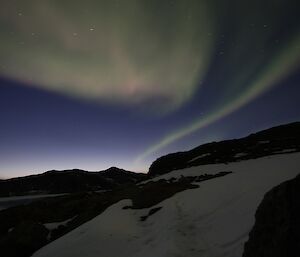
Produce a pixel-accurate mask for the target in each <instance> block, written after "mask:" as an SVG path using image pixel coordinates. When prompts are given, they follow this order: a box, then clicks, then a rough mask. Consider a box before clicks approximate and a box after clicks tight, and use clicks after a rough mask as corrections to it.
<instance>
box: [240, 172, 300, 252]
mask: <svg viewBox="0 0 300 257" xmlns="http://www.w3.org/2000/svg"><path fill="white" fill-rule="evenodd" d="M255 219H256V221H255V225H254V227H253V229H252V231H251V232H250V234H249V240H248V242H246V244H245V248H244V254H243V257H297V256H299V255H300V175H298V176H297V177H296V178H294V179H292V180H289V181H287V182H284V183H282V184H280V185H279V186H276V187H275V188H273V189H272V190H271V191H269V192H268V193H267V194H266V195H265V197H264V199H263V201H262V202H261V204H260V205H259V207H258V209H257V211H256V215H255Z"/></svg>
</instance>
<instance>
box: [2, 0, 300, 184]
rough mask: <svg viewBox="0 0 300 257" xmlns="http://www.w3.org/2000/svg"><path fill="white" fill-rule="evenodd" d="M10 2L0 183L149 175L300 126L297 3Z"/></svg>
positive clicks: (6, 4)
mask: <svg viewBox="0 0 300 257" xmlns="http://www.w3.org/2000/svg"><path fill="white" fill-rule="evenodd" d="M0 4H1V5H0V29H1V34H0V178H8V177H15V176H21V175H27V174H33V173H41V172H44V171H46V170H51V169H69V168H81V169H86V170H102V169H106V168H108V167H110V166H118V167H122V168H125V169H129V170H133V171H142V172H146V171H147V169H148V167H149V165H150V164H151V162H152V161H153V160H155V159H156V158H157V157H159V156H161V155H163V154H167V153H170V152H174V151H181V150H187V149H190V148H193V147H195V146H198V145H200V144H202V143H205V142H210V141H218V140H223V139H230V138H237V137H242V136H245V135H247V134H249V133H251V132H255V131H258V130H261V129H265V128H268V127H271V126H275V125H279V124H282V123H288V122H293V121H299V120H300V69H299V67H300V66H299V64H300V18H299V10H300V3H299V1H297V0H295V1H293V0H265V1H261V0H252V1H247V0H243V1H241V0H240V1H235V0H226V1H225V0H224V1H222V0H194V1H193V0H190V1H189V0H177V1H176V0H172V1H167V0H166V1H165V0H151V1H150V0H126V1H125V0H124V1H121V0H107V1H106V0H87V1H77V0H68V1H66V0H26V1H24V0H0Z"/></svg>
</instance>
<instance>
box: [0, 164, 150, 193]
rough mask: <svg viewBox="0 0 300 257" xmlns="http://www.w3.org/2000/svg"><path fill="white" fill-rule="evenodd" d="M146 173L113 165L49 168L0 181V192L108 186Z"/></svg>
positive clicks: (137, 178)
mask: <svg viewBox="0 0 300 257" xmlns="http://www.w3.org/2000/svg"><path fill="white" fill-rule="evenodd" d="M145 177H146V175H145V174H142V173H135V172H130V171H126V170H123V169H119V168H116V167H111V168H109V169H107V170H104V171H99V172H88V171H84V170H79V169H73V170H63V171H57V170H51V171H47V172H45V173H42V174H38V175H32V176H26V177H19V178H12V179H7V180H2V181H0V196H2V197H3V196H16V195H26V194H57V193H75V192H84V191H97V190H108V189H113V188H116V187H117V186H120V185H126V184H132V183H136V182H138V181H140V180H142V179H144V178H145Z"/></svg>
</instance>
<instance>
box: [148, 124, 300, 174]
mask: <svg viewBox="0 0 300 257" xmlns="http://www.w3.org/2000/svg"><path fill="white" fill-rule="evenodd" d="M298 151H300V122H295V123H290V124H286V125H281V126H277V127H273V128H270V129H267V130H263V131H260V132H257V133H254V134H251V135H249V136H247V137H244V138H240V139H233V140H226V141H221V142H212V143H208V144H204V145H200V146H198V147H196V148H194V149H192V150H190V151H186V152H177V153H172V154H168V155H165V156H162V157H160V158H158V159H157V160H156V161H154V162H153V163H152V165H151V166H150V168H149V173H148V174H149V175H150V176H157V175H161V174H165V173H168V172H170V171H172V170H177V169H183V168H188V167H192V166H199V165H204V164H214V163H229V162H235V161H241V160H248V159H254V158H259V157H263V156H267V155H273V154H281V153H290V152H298Z"/></svg>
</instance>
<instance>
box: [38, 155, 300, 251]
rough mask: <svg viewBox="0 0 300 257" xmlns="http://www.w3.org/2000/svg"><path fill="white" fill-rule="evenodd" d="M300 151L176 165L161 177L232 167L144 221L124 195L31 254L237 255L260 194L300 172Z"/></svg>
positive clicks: (145, 211)
mask: <svg viewBox="0 0 300 257" xmlns="http://www.w3.org/2000/svg"><path fill="white" fill-rule="evenodd" d="M299 167H300V153H293V154H284V155H274V156H268V157H264V158H260V159H255V160H247V161H241V162H236V163H230V164H227V165H226V164H213V165H206V166H200V167H193V168H189V169H185V170H177V171H174V172H171V173H169V174H166V175H164V176H160V177H158V178H155V180H157V179H161V178H170V177H180V176H181V175H184V176H194V175H201V174H204V173H208V174H212V173H218V172H220V171H232V172H233V173H232V174H229V175H226V176H223V177H219V178H215V179H212V180H207V181H204V182H201V183H199V185H200V187H199V188H197V189H191V190H187V191H184V192H181V193H178V194H176V195H175V196H173V197H172V198H169V199H167V200H165V201H163V202H161V203H160V204H158V205H156V206H154V207H152V208H155V207H162V209H160V210H159V211H158V212H156V213H154V214H153V215H152V216H150V217H149V218H148V219H147V220H146V221H141V219H140V218H141V216H144V215H146V214H148V212H149V209H151V208H149V209H142V210H132V209H122V207H124V206H126V205H129V204H130V202H131V200H123V201H120V202H118V203H117V204H115V205H113V206H111V207H110V208H108V209H107V210H106V211H105V212H104V213H102V214H101V215H99V216H97V217H96V218H94V219H93V220H91V221H89V222H87V223H85V224H83V225H82V226H80V227H78V228H77V229H75V230H73V231H72V232H70V233H68V234H66V235H65V236H63V237H61V238H59V239H58V240H56V241H54V242H52V243H51V244H49V245H47V246H45V247H44V248H42V249H41V250H39V251H38V252H36V253H35V254H34V255H33V256H34V257H53V256H55V257H98V256H102V257H120V256H127V257H153V256H156V257H180V256H182V257H187V256H189V257H193V256H198V257H199V256H201V257H241V256H242V252H243V246H244V243H245V241H246V240H247V238H248V233H249V231H250V229H251V228H252V226H253V225H254V214H255V211H256V208H257V206H258V205H259V203H260V202H261V200H262V199H263V196H264V194H265V193H266V192H267V191H268V190H270V189H271V188H272V187H274V186H276V185H278V184H279V183H281V182H283V181H285V180H288V179H291V178H293V177H295V176H296V175H297V174H298V173H299V172H300V169H299Z"/></svg>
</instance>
